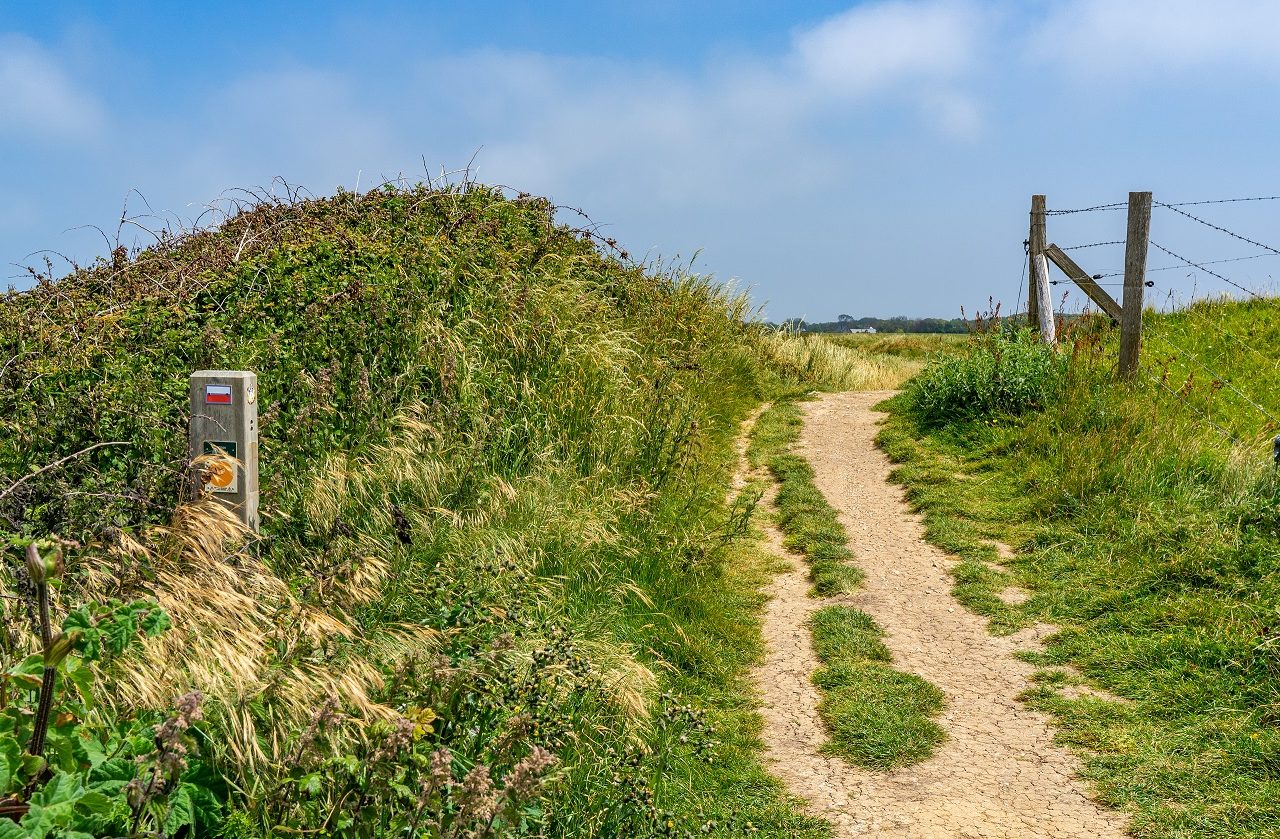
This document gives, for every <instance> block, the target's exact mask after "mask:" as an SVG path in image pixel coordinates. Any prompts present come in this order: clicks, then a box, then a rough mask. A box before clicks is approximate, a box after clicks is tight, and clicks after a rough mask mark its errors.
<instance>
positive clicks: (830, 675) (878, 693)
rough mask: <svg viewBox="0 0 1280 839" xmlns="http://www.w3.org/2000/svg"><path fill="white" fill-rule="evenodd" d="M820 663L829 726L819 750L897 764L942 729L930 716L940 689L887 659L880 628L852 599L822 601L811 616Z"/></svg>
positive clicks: (863, 762) (924, 748)
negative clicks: (831, 603)
mask: <svg viewBox="0 0 1280 839" xmlns="http://www.w3.org/2000/svg"><path fill="white" fill-rule="evenodd" d="M810 629H811V630H812V631H813V645H814V648H815V649H816V650H817V653H818V658H819V659H821V660H822V664H823V667H822V668H821V669H820V670H818V672H817V673H815V674H814V676H813V681H814V683H815V684H817V686H818V687H819V688H821V689H822V691H823V697H822V701H821V702H820V703H819V705H818V712H819V713H820V714H821V715H822V719H823V722H825V723H826V724H827V728H828V729H829V730H830V731H831V741H830V742H829V743H827V745H826V746H825V747H824V750H825V751H827V752H830V753H831V754H835V755H839V756H841V757H843V758H845V759H847V760H849V761H852V762H853V763H856V764H857V765H859V766H862V767H865V768H868V769H896V768H897V767H899V766H910V765H911V764H913V763H919V762H920V761H922V760H924V759H925V758H927V757H929V756H930V755H931V754H933V750H934V748H935V747H936V746H937V745H938V744H939V743H940V742H942V740H943V739H944V737H945V736H946V735H945V733H944V732H943V730H942V729H941V728H940V727H939V726H938V724H937V723H935V722H934V721H933V720H932V719H931V718H932V717H935V716H937V715H938V714H939V713H941V712H942V706H943V696H942V691H940V690H938V688H936V687H934V686H933V685H931V684H929V682H927V681H925V680H924V679H922V678H920V677H919V676H917V675H916V674H914V673H903V672H901V671H899V670H894V669H893V668H892V667H890V666H889V661H890V659H891V657H890V655H889V650H888V649H887V648H886V647H885V645H884V644H883V643H882V642H881V640H880V639H881V637H883V635H884V631H883V630H881V629H880V627H879V626H877V625H876V622H875V621H874V620H873V619H872V618H871V616H870V615H868V614H867V613H866V612H862V611H859V610H857V609H855V608H853V607H852V606H824V607H823V608H822V609H819V610H818V611H817V612H816V613H815V614H814V616H813V619H812V621H811V622H810Z"/></svg>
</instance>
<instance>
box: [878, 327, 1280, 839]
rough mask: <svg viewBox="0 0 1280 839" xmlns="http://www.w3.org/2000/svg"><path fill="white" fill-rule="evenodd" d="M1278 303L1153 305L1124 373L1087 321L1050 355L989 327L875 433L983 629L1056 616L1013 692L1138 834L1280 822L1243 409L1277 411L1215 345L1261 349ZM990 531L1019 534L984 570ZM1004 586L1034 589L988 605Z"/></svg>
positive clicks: (1279, 599) (1262, 827) (1268, 559)
mask: <svg viewBox="0 0 1280 839" xmlns="http://www.w3.org/2000/svg"><path fill="white" fill-rule="evenodd" d="M1274 312H1275V303H1274V302H1273V301H1267V302H1265V303H1257V302H1255V303H1250V304H1233V303H1225V302H1219V303H1211V304H1203V305H1202V306H1201V307H1199V308H1197V309H1196V310H1193V311H1190V312H1184V313H1180V314H1177V315H1172V316H1158V315H1152V314H1148V316H1147V323H1146V327H1147V330H1148V333H1149V335H1151V336H1153V340H1151V341H1149V342H1148V344H1147V347H1146V349H1145V351H1144V358H1143V370H1142V374H1141V375H1140V376H1139V378H1138V381H1137V382H1136V383H1135V384H1133V385H1128V386H1126V385H1120V384H1117V383H1116V382H1115V380H1114V378H1113V375H1112V373H1113V364H1114V357H1115V355H1114V354H1115V338H1114V335H1112V334H1111V333H1110V331H1109V330H1107V329H1106V328H1105V327H1102V326H1101V325H1094V326H1093V327H1088V328H1083V327H1082V328H1081V329H1078V330H1077V332H1076V333H1075V335H1074V338H1073V340H1072V341H1071V342H1070V343H1069V344H1068V345H1067V346H1066V347H1065V348H1064V349H1063V350H1062V353H1063V354H1064V357H1065V359H1066V360H1062V359H1053V358H1050V357H1047V356H1044V355H1043V354H1042V353H1041V352H1040V351H1038V350H1033V349H1030V345H1029V344H1019V343H1018V342H1017V341H1016V340H1012V339H1003V338H995V337H989V338H988V339H984V340H980V341H977V342H975V343H974V344H972V345H971V348H970V350H969V352H968V354H967V355H965V356H963V357H962V360H960V361H958V362H954V363H952V364H950V366H948V364H946V363H939V364H936V365H934V366H932V367H931V368H930V369H929V370H927V371H926V372H925V373H924V374H923V375H922V376H921V377H919V378H918V379H917V380H916V381H915V382H914V383H913V384H912V386H911V387H910V388H909V389H908V391H907V393H905V394H904V395H903V396H902V397H900V398H898V399H896V400H894V401H893V402H891V403H890V407H891V410H892V418H891V420H890V423H889V424H888V426H887V427H886V428H885V430H884V432H883V433H882V435H881V438H880V440H881V444H882V445H883V446H884V448H885V450H886V451H887V452H888V453H889V454H890V456H891V457H893V458H894V460H895V461H897V462H898V463H900V464H901V465H900V467H899V469H898V470H897V472H896V473H895V477H896V479H898V480H900V481H901V482H902V483H904V484H905V486H906V487H907V490H908V494H909V497H910V498H911V500H912V502H913V503H914V504H915V505H917V506H918V507H920V508H921V509H922V510H923V511H924V514H925V522H926V527H927V529H928V536H929V538H930V539H931V540H932V541H934V542H935V543H937V544H939V545H940V546H941V547H943V548H945V549H947V550H949V551H952V552H955V553H958V554H960V555H961V556H962V557H963V558H965V559H966V560H967V561H966V563H965V564H964V565H962V566H961V568H960V571H959V573H958V575H957V591H958V593H959V594H960V595H961V597H962V598H963V599H965V600H966V601H967V602H968V603H970V604H971V605H972V606H974V607H976V608H977V609H978V610H979V611H982V612H985V613H987V614H990V615H992V616H993V627H994V628H995V629H997V630H998V631H999V630H1005V629H1010V628H1013V627H1016V626H1020V625H1025V624H1027V623H1029V622H1031V621H1046V622H1050V623H1053V624H1057V625H1059V626H1060V627H1062V629H1061V631H1060V632H1059V633H1058V634H1057V635H1055V636H1054V637H1053V638H1051V639H1050V640H1049V643H1048V646H1047V649H1046V651H1045V652H1043V653H1035V654H1028V658H1029V659H1030V660H1032V661H1034V662H1036V663H1038V664H1040V665H1042V666H1043V668H1044V670H1043V671H1042V673H1041V674H1040V684H1039V686H1038V687H1037V688H1036V689H1035V690H1033V691H1031V692H1030V693H1029V695H1028V697H1027V698H1028V700H1029V701H1031V702H1032V703H1033V704H1034V705H1035V706H1036V707H1039V708H1042V709H1044V710H1046V711H1048V712H1050V713H1051V714H1053V715H1054V716H1055V717H1056V718H1057V722H1058V724H1059V726H1060V737H1061V739H1062V740H1064V741H1065V742H1066V743H1068V744H1070V745H1071V746H1073V747H1074V748H1076V749H1077V750H1078V751H1079V753H1080V754H1081V756H1082V758H1083V759H1084V762H1085V766H1086V773H1087V775H1088V776H1089V777H1090V778H1092V779H1093V780H1094V781H1095V782H1096V783H1097V785H1098V788H1099V790H1100V791H1101V793H1102V796H1103V798H1104V800H1106V801H1107V802H1108V803H1110V804H1113V805H1116V806H1119V807H1122V808H1124V809H1125V810H1127V811H1128V812H1129V813H1131V814H1132V816H1133V823H1132V824H1133V826H1132V829H1133V832H1134V833H1135V835H1138V836H1150V837H1190V836H1195V837H1264V836H1265V837H1273V836H1276V835H1277V825H1278V824H1280V805H1277V803H1276V802H1277V800H1280V798H1278V795H1280V727H1278V726H1277V720H1278V719H1280V658H1277V656H1278V655H1280V647H1278V646H1277V644H1276V643H1275V632H1274V627H1275V626H1276V617H1277V614H1278V612H1277V609H1278V608H1280V606H1278V604H1280V542H1278V541H1277V539H1276V534H1277V532H1280V520H1278V517H1277V512H1276V511H1277V509H1278V507H1277V502H1278V501H1280V484H1278V483H1277V480H1276V478H1275V476H1274V473H1273V472H1272V470H1271V469H1270V467H1269V464H1268V463H1267V460H1268V457H1267V456H1268V455H1269V445H1267V444H1266V441H1265V440H1260V439H1259V438H1261V437H1263V436H1264V435H1266V434H1270V433H1273V432H1272V431H1271V429H1270V428H1268V427H1267V420H1266V417H1265V416H1261V415H1259V413H1258V411H1257V408H1256V406H1254V405H1252V404H1250V403H1252V402H1257V403H1259V404H1261V405H1264V406H1273V405H1275V404H1276V399H1275V397H1274V394H1276V393H1277V392H1278V391H1277V390H1276V389H1275V387H1274V385H1275V384H1276V382H1275V379H1276V374H1275V371H1274V367H1273V366H1272V365H1269V364H1264V363H1262V362H1260V361H1258V360H1257V356H1256V355H1255V354H1254V353H1252V352H1248V351H1245V350H1243V349H1238V350H1230V349H1226V348H1224V347H1223V340H1224V336H1235V339H1243V338H1245V337H1247V338H1248V339H1249V340H1250V341H1251V342H1252V346H1253V347H1254V348H1256V347H1258V346H1259V343H1261V345H1262V346H1263V347H1265V346H1267V342H1268V341H1270V340H1272V339H1273V338H1274V337H1275V336H1274V335H1272V334H1271V331H1270V330H1272V329H1273V327H1274V324H1275V323H1276V319H1275V317H1274ZM1161 336H1162V337H1163V338H1164V340H1156V339H1154V338H1156V337H1161ZM1235 339H1233V340H1235ZM1170 341H1172V342H1174V343H1176V345H1177V347H1178V351H1177V352H1171V351H1170V350H1169V349H1168V342H1170ZM1193 355H1194V356H1195V357H1196V358H1199V359H1207V358H1210V357H1213V358H1215V359H1216V361H1215V362H1214V365H1215V366H1218V367H1221V368H1228V369H1230V370H1232V371H1233V372H1234V373H1235V374H1236V378H1235V379H1234V382H1235V384H1236V386H1237V387H1239V388H1240V389H1241V390H1244V391H1245V392H1246V393H1247V394H1248V398H1247V399H1245V398H1242V396H1241V395H1240V394H1237V393H1233V392H1232V391H1231V389H1229V388H1225V387H1224V386H1223V383H1222V380H1220V379H1218V380H1216V381H1217V383H1216V384H1215V377H1213V376H1205V375H1204V374H1203V373H1202V372H1201V373H1196V374H1195V375H1192V374H1193V372H1194V370H1195V369H1197V365H1196V364H1195V363H1194V362H1193V360H1192V356H1193ZM1262 357H1263V358H1265V357H1266V356H1265V354H1264V355H1263V356H1262ZM1254 377H1256V378H1254ZM977 390H982V391H983V392H985V393H987V394H990V395H993V398H990V399H987V400H985V401H983V400H978V402H981V404H982V406H981V407H980V408H975V405H976V404H977V403H975V401H974V400H973V399H971V398H966V396H965V395H966V394H971V393H973V392H976V391H977ZM1169 390H1173V391H1174V392H1175V394H1180V395H1173V396H1171V395H1170V393H1169ZM1224 391H1225V392H1226V394H1230V395H1229V396H1228V395H1224ZM1206 413H1207V414H1209V416H1210V417H1211V418H1212V419H1213V421H1214V423H1215V424H1217V425H1220V426H1223V427H1224V428H1226V429H1229V431H1230V433H1228V434H1223V433H1221V432H1220V430H1219V429H1218V428H1215V427H1214V425H1213V424H1210V423H1209V422H1207V421H1206V420H1207V417H1206ZM1233 435H1234V439H1233ZM992 540H1003V541H1005V542H1008V543H1009V544H1011V545H1013V546H1015V547H1016V548H1017V553H1016V556H1015V557H1014V558H1013V559H1011V560H1009V561H1007V562H1006V563H1005V567H1006V570H1003V571H1001V570H998V569H992V568H991V567H989V566H988V565H986V561H992V560H997V559H999V557H998V556H997V553H996V550H995V548H994V547H993V546H992V544H991V541H992ZM1009 583H1017V584H1019V585H1021V586H1023V587H1025V588H1027V589H1028V590H1029V591H1030V592H1031V593H1032V597H1031V599H1030V600H1029V601H1028V602H1026V603H1025V604H1021V605H1008V604H1005V603H1003V602H1001V601H999V599H998V598H996V597H995V596H994V593H995V592H996V591H998V590H999V589H1000V588H1003V587H1004V586H1005V585H1007V584H1009ZM1079 686H1083V687H1085V688H1089V687H1092V688H1097V689H1100V690H1101V691H1103V692H1106V693H1110V694H1113V695H1115V696H1117V697H1119V698H1120V700H1121V701H1108V700H1107V698H1106V693H1098V692H1091V691H1088V690H1080V689H1079ZM1073 688H1074V689H1073Z"/></svg>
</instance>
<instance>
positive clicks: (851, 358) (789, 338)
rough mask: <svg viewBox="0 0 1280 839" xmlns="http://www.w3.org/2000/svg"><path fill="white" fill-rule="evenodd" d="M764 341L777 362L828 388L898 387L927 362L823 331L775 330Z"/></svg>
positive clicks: (805, 378)
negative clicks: (872, 350)
mask: <svg viewBox="0 0 1280 839" xmlns="http://www.w3.org/2000/svg"><path fill="white" fill-rule="evenodd" d="M764 345H765V351H766V352H767V354H768V355H769V356H770V359H771V360H772V361H773V362H774V363H775V364H777V365H779V366H780V367H782V368H784V369H788V370H792V371H794V372H795V373H796V374H797V375H798V376H799V377H800V378H801V379H802V380H810V381H813V382H814V383H815V384H816V385H817V386H818V387H821V388H823V389H825V390H894V389H896V388H898V387H900V386H901V385H902V383H903V382H905V381H906V380H907V379H909V378H911V377H912V376H914V375H915V374H916V373H918V372H919V371H920V369H921V368H922V367H923V366H924V365H923V362H922V361H919V360H915V359H909V358H901V357H897V356H889V355H878V354H874V353H868V352H864V351H862V350H860V349H857V348H854V347H850V346H846V345H843V344H840V343H836V342H834V341H831V340H829V339H828V338H827V337H825V336H823V335H796V334H794V333H790V332H775V333H773V334H772V335H770V336H768V338H766V339H765V342H764Z"/></svg>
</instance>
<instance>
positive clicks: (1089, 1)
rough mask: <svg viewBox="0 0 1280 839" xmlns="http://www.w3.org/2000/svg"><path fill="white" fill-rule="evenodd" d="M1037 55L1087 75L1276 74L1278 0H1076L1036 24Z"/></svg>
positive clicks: (1054, 9)
mask: <svg viewBox="0 0 1280 839" xmlns="http://www.w3.org/2000/svg"><path fill="white" fill-rule="evenodd" d="M1030 49H1031V51H1032V52H1033V53H1034V54H1035V55H1036V56H1037V57H1039V58H1040V59H1042V60H1044V61H1049V62H1052V63H1055V64H1060V65H1062V66H1063V67H1065V68H1068V69H1069V70H1070V71H1071V72H1072V73H1074V74H1076V75H1081V76H1087V77H1100V76H1108V75H1111V74H1114V73H1116V72H1124V73H1128V74H1131V75H1133V76H1142V77H1151V76H1157V75H1163V74H1166V73H1168V72H1170V71H1195V70H1203V69H1206V68H1215V67H1217V68H1252V69H1264V70H1267V71H1270V72H1275V71H1280V3H1277V2H1275V0H1214V2H1204V0H1073V1H1072V2H1067V3H1061V4H1056V5H1054V6H1053V7H1052V11H1051V12H1050V14H1049V15H1048V16H1047V17H1046V18H1045V19H1044V20H1043V21H1042V22H1041V23H1040V24H1039V25H1038V26H1036V27H1034V29H1033V31H1032V33H1031V38H1030Z"/></svg>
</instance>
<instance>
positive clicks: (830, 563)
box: [747, 402, 862, 597]
mask: <svg viewBox="0 0 1280 839" xmlns="http://www.w3.org/2000/svg"><path fill="white" fill-rule="evenodd" d="M802 425H803V420H802V418H801V414H800V408H799V407H798V406H797V405H796V404H795V403H794V402H778V403H777V404H775V405H773V406H772V407H770V408H769V410H767V411H765V412H764V413H763V414H761V415H760V419H759V420H758V421H757V422H756V430H755V433H754V434H753V435H752V438H751V445H750V447H749V448H748V450H747V454H748V457H749V458H750V460H751V464H752V466H756V467H759V466H764V467H767V468H768V470H769V471H770V472H771V473H772V474H773V477H774V478H775V479H777V481H778V498H777V505H778V525H779V526H780V527H781V528H782V532H783V534H784V536H785V541H784V544H785V545H786V547H787V549H788V550H791V551H794V552H796V553H798V554H803V555H804V556H805V557H806V559H807V560H808V563H809V579H810V581H811V582H812V583H813V593H814V594H815V595H816V596H822V597H827V596H830V595H833V594H842V593H846V592H850V591H853V590H854V589H856V588H857V587H858V586H859V585H860V584H861V583H862V572H861V571H860V570H858V568H856V567H855V566H853V565H850V564H849V560H851V559H853V552H852V551H850V550H849V546H848V541H849V536H848V534H847V533H845V530H844V526H843V525H841V524H840V520H839V519H838V518H836V511H835V510H834V509H832V507H831V505H830V504H828V503H827V499H826V498H824V497H823V496H822V492H821V491H819V489H818V487H817V486H816V485H815V484H814V482H813V478H814V474H813V467H812V466H810V465H809V462H808V461H807V460H805V459H804V458H803V457H800V456H799V455H796V454H792V453H791V446H792V445H793V444H794V443H795V442H796V441H797V440H798V439H799V438H800V428H801V426H802Z"/></svg>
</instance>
